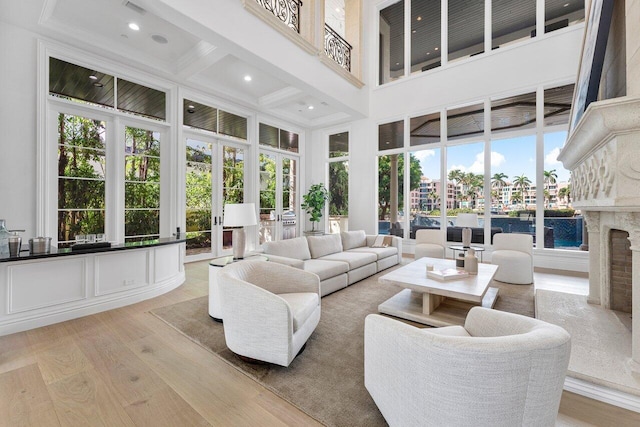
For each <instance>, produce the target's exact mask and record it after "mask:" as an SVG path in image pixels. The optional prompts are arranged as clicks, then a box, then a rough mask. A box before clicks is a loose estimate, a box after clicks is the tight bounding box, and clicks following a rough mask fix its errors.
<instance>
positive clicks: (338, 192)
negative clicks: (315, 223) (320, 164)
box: [329, 162, 349, 216]
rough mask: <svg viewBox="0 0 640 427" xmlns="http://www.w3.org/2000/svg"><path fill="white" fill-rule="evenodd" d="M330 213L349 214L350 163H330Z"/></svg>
mask: <svg viewBox="0 0 640 427" xmlns="http://www.w3.org/2000/svg"><path fill="white" fill-rule="evenodd" d="M329 192H330V193H331V197H330V201H329V215H340V216H347V215H349V163H348V162H331V163H329Z"/></svg>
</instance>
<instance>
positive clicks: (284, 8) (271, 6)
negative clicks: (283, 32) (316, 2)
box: [256, 0, 302, 33]
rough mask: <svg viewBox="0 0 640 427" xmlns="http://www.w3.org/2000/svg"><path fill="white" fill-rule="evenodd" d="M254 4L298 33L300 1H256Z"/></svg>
mask: <svg viewBox="0 0 640 427" xmlns="http://www.w3.org/2000/svg"><path fill="white" fill-rule="evenodd" d="M256 2H257V3H258V4H259V5H260V6H262V7H264V8H265V9H266V10H268V11H269V12H271V13H273V14H274V15H275V17H276V18H278V19H280V20H281V21H282V22H284V23H285V24H286V25H287V27H289V28H291V29H293V30H295V31H296V32H297V33H300V7H302V2H301V1H300V0H256Z"/></svg>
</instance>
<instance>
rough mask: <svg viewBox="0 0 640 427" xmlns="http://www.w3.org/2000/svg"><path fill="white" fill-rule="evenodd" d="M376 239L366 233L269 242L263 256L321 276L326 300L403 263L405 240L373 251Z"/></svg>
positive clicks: (393, 237) (392, 238) (394, 241)
mask: <svg viewBox="0 0 640 427" xmlns="http://www.w3.org/2000/svg"><path fill="white" fill-rule="evenodd" d="M376 237H377V236H368V235H366V234H365V232H364V231H362V230H360V231H346V232H342V233H340V234H328V235H324V236H309V237H296V238H294V239H288V240H280V241H277V242H266V243H265V244H264V245H263V247H262V252H263V253H264V254H265V255H267V257H268V258H269V261H270V262H278V263H281V264H286V265H289V266H292V267H296V268H300V269H302V270H305V271H310V272H312V273H315V274H317V275H318V277H320V294H321V296H325V295H327V294H330V293H331V292H335V291H337V290H339V289H342V288H346V287H347V286H348V285H351V284H353V283H355V282H357V281H359V280H362V279H364V278H367V277H369V276H371V275H373V274H376V273H377V272H379V271H382V270H384V269H386V268H389V267H392V266H394V265H396V264H398V263H400V261H401V260H402V240H401V239H400V238H398V237H395V236H391V245H390V246H387V247H384V248H372V247H371V245H373V242H374V240H375V238H376Z"/></svg>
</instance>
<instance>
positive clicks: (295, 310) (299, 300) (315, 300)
mask: <svg viewBox="0 0 640 427" xmlns="http://www.w3.org/2000/svg"><path fill="white" fill-rule="evenodd" d="M278 296H279V297H280V298H282V299H283V300H285V301H286V302H287V304H289V307H290V308H291V314H292V316H293V332H296V331H297V330H298V327H299V326H302V325H303V324H304V322H306V321H307V319H308V318H309V316H311V314H312V313H313V312H314V310H315V309H316V308H317V307H318V305H319V304H320V301H319V299H320V297H319V296H318V294H314V293H311V292H300V293H291V294H278Z"/></svg>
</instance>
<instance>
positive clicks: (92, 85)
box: [49, 57, 115, 108]
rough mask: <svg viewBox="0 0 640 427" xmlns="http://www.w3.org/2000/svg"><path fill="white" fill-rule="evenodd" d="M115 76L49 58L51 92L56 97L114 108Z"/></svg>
mask: <svg viewBox="0 0 640 427" xmlns="http://www.w3.org/2000/svg"><path fill="white" fill-rule="evenodd" d="M114 80H115V79H114V77H113V76H110V75H108V74H105V73H101V72H98V71H94V70H90V69H88V68H84V67H81V66H79V65H75V64H71V63H69V62H65V61H62V60H60V59H56V58H53V57H51V58H49V93H50V94H51V95H54V96H56V97H60V98H64V99H68V100H72V101H76V102H81V103H87V104H92V105H99V106H104V107H111V108H113V107H114V106H115V105H114V100H115V97H114Z"/></svg>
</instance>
